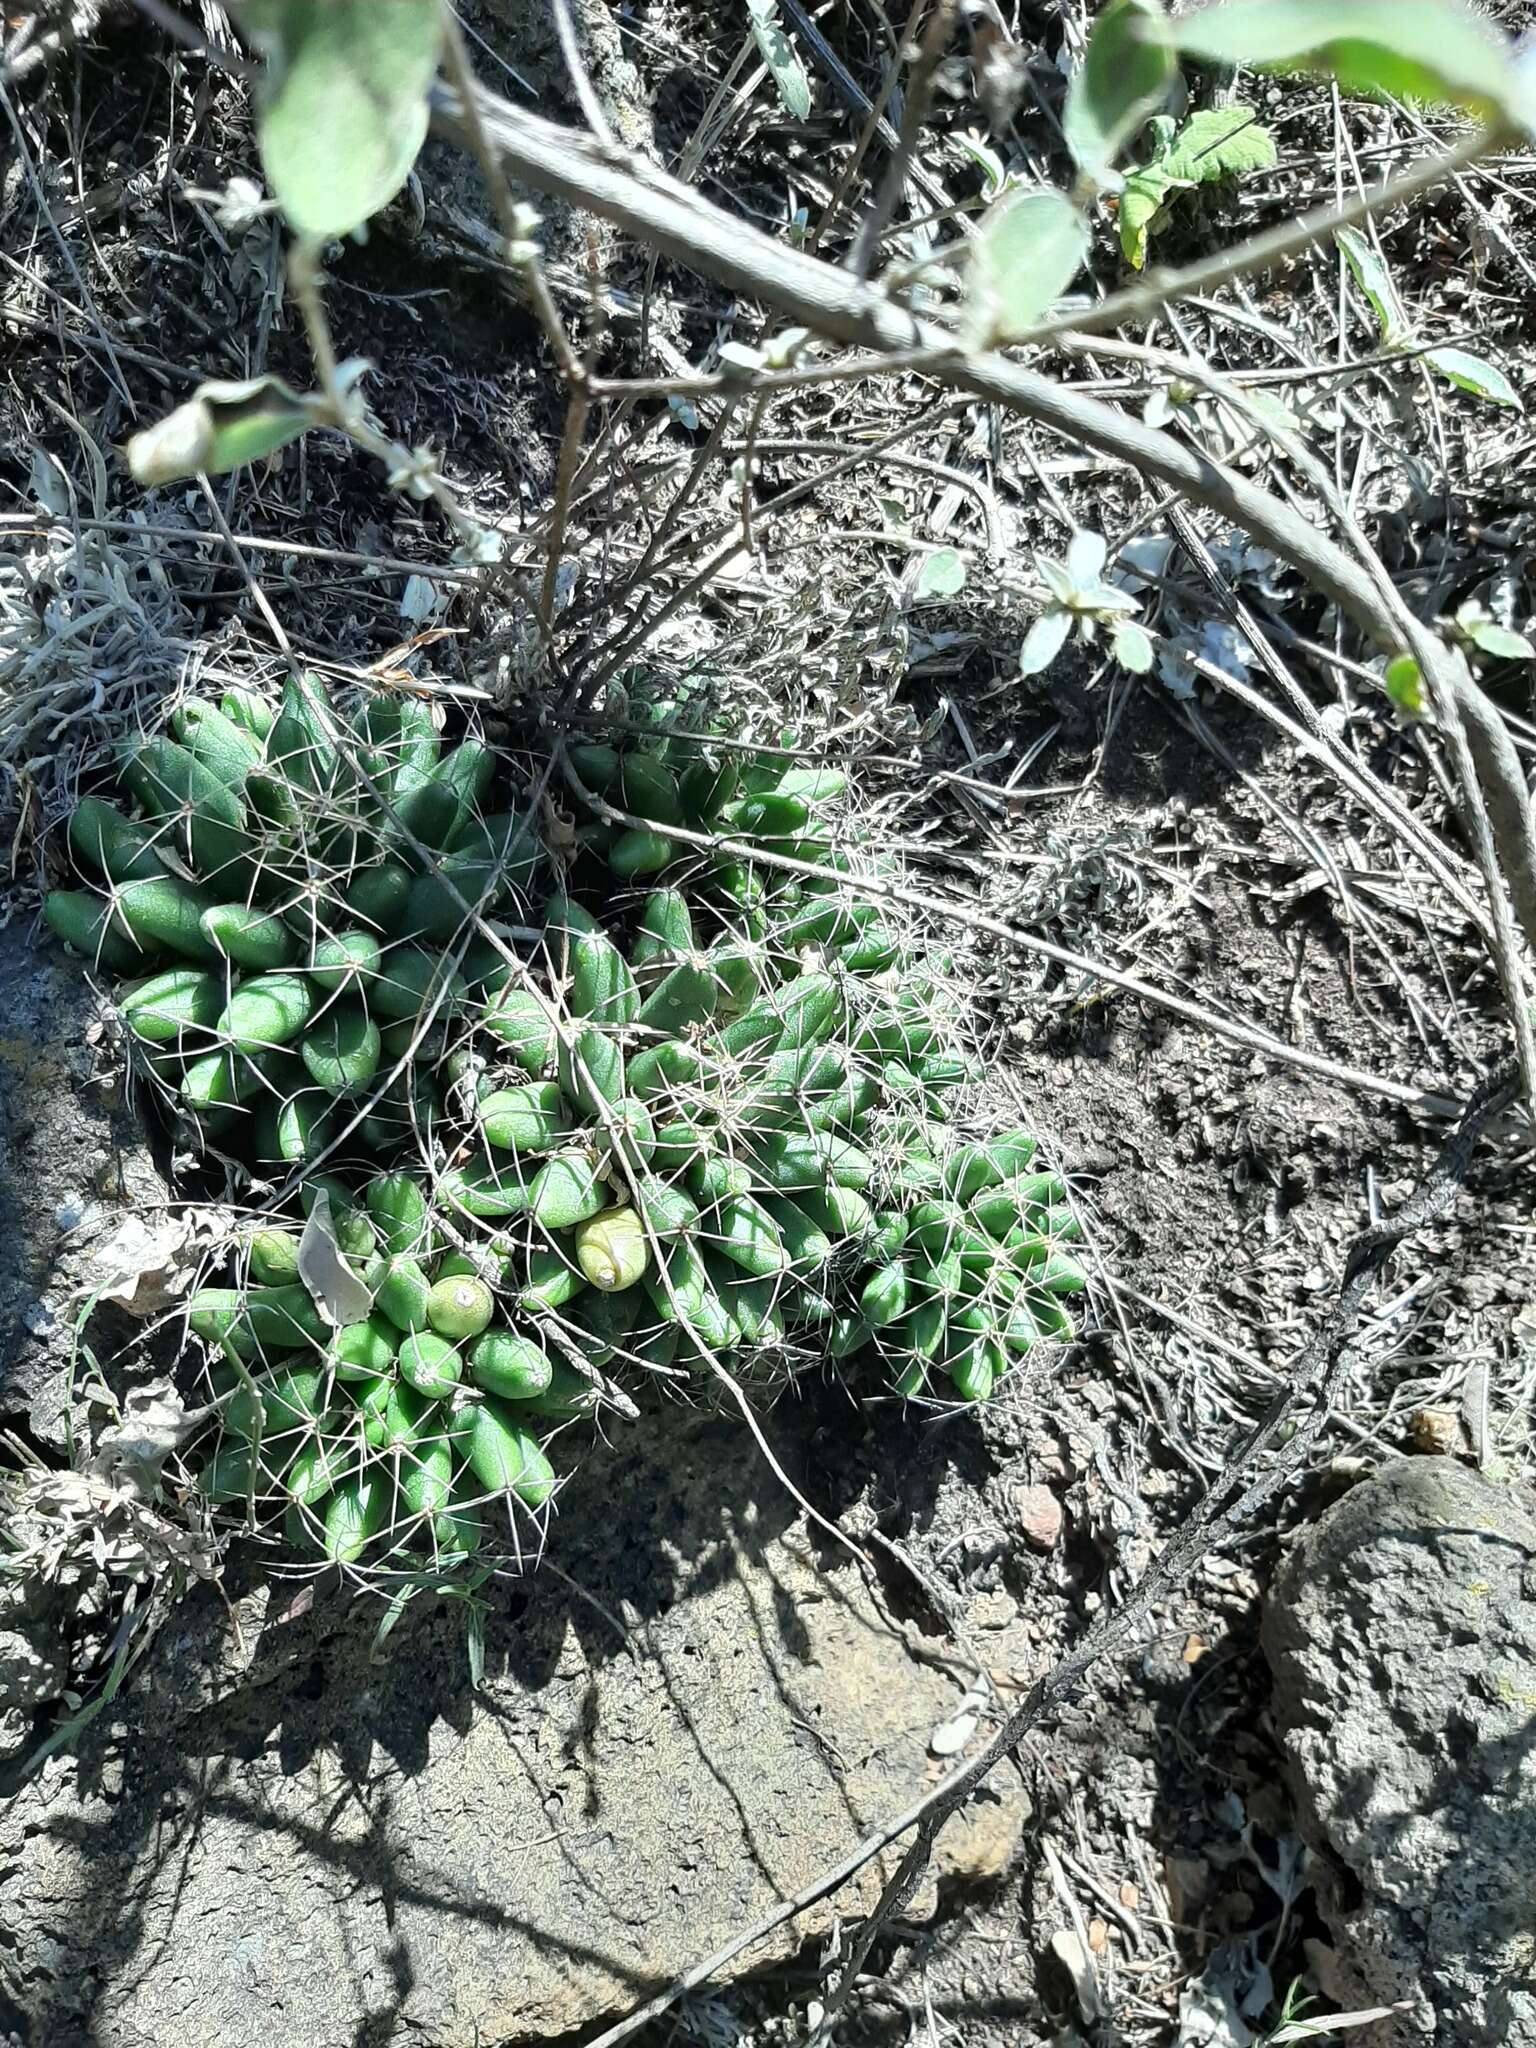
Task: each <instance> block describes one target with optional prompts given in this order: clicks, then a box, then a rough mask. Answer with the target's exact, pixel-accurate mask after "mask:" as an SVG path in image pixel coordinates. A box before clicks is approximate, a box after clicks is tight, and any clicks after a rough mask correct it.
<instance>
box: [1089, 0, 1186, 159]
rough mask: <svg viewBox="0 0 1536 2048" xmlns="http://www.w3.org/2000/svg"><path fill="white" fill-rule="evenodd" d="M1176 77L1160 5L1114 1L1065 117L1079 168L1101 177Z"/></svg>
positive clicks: (1093, 38)
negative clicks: (1174, 76)
mask: <svg viewBox="0 0 1536 2048" xmlns="http://www.w3.org/2000/svg"><path fill="white" fill-rule="evenodd" d="M1172 77H1173V45H1172V43H1171V42H1170V41H1169V37H1168V23H1167V18H1166V17H1165V15H1164V13H1163V10H1162V8H1161V6H1159V5H1158V0H1110V4H1109V6H1108V7H1106V8H1105V10H1104V12H1103V13H1102V14H1101V15H1100V16H1099V18H1098V20H1097V21H1096V22H1095V23H1094V25H1093V32H1092V33H1091V35H1090V36H1089V38H1088V49H1087V52H1086V54H1085V56H1084V58H1083V63H1082V68H1081V69H1080V70H1079V71H1078V72H1077V73H1076V75H1075V76H1074V78H1073V80H1072V83H1071V84H1070V85H1069V86H1068V88H1067V103H1066V107H1065V109H1064V110H1063V113H1062V117H1061V127H1062V133H1063V134H1064V135H1065V137H1066V139H1067V147H1068V149H1070V150H1071V152H1072V155H1073V157H1074V159H1075V160H1076V163H1077V167H1078V169H1079V170H1080V171H1083V172H1085V173H1086V174H1087V175H1088V176H1089V177H1090V178H1095V179H1097V178H1100V177H1102V176H1103V174H1104V172H1105V171H1107V170H1108V169H1109V168H1110V166H1111V165H1112V164H1113V162H1114V160H1115V158H1116V156H1117V155H1118V154H1119V153H1120V150H1121V149H1122V148H1123V147H1124V145H1125V144H1126V143H1127V142H1128V141H1129V140H1130V138H1131V136H1132V135H1133V134H1134V133H1135V132H1136V130H1137V128H1139V127H1140V125H1141V123H1142V122H1143V121H1144V120H1145V119H1146V117H1147V115H1148V114H1150V113H1151V111H1152V109H1153V108H1154V107H1155V106H1157V105H1158V104H1159V102H1160V101H1161V100H1162V98H1163V95H1164V94H1165V93H1166V92H1167V90H1168V86H1169V83H1170V81H1171V79H1172Z"/></svg>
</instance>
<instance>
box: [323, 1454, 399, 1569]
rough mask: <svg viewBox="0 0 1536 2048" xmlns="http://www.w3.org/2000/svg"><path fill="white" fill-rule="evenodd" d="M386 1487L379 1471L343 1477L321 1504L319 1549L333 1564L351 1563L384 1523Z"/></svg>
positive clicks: (358, 1556) (387, 1498)
mask: <svg viewBox="0 0 1536 2048" xmlns="http://www.w3.org/2000/svg"><path fill="white" fill-rule="evenodd" d="M388 1510H389V1486H388V1482H387V1480H386V1478H385V1476H384V1474H383V1473H382V1472H378V1471H371V1472H366V1473H362V1474H360V1475H359V1476H358V1477H357V1478H354V1479H347V1480H344V1481H343V1483H342V1484H341V1485H340V1486H339V1487H337V1489H336V1491H335V1492H334V1493H333V1494H332V1495H331V1497H330V1499H329V1501H328V1502H327V1503H326V1506H325V1515H324V1523H323V1526H324V1531H325V1534H324V1538H323V1548H324V1551H325V1555H326V1556H327V1557H328V1558H330V1559H331V1561H332V1562H333V1563H335V1564H353V1563H355V1562H356V1561H357V1559H358V1558H360V1557H361V1556H362V1554H363V1552H364V1551H365V1550H366V1549H367V1548H368V1545H369V1544H370V1543H371V1542H372V1541H373V1539H374V1537H375V1536H376V1535H377V1534H378V1533H379V1531H380V1529H381V1528H382V1527H383V1526H384V1521H385V1517H386V1515H387V1513H388Z"/></svg>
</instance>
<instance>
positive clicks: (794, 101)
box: [747, 0, 811, 121]
mask: <svg viewBox="0 0 1536 2048" xmlns="http://www.w3.org/2000/svg"><path fill="white" fill-rule="evenodd" d="M747 12H748V13H749V14H750V15H751V17H752V34H753V37H754V39H755V40H756V43H757V47H758V52H759V54H760V55H761V57H762V60H763V62H764V63H765V64H766V65H767V66H768V70H769V72H770V74H771V76H772V78H773V82H774V84H775V86H776V87H777V88H778V94H779V98H780V99H781V100H782V101H783V102H784V106H785V110H786V111H787V112H788V113H790V114H792V115H793V116H794V118H795V119H796V120H797V121H806V120H809V119H810V113H811V81H810V78H809V77H808V76H807V73H806V69H805V66H804V65H803V64H802V63H801V62H800V55H799V52H798V51H797V50H796V48H795V46H794V44H793V43H792V42H791V41H790V39H789V36H788V34H787V32H786V30H785V28H784V25H783V23H782V22H781V21H780V20H779V10H778V5H777V0H747Z"/></svg>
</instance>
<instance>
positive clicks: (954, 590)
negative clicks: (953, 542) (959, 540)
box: [913, 548, 966, 597]
mask: <svg viewBox="0 0 1536 2048" xmlns="http://www.w3.org/2000/svg"><path fill="white" fill-rule="evenodd" d="M965 573H966V572H965V558H964V556H963V555H961V554H959V553H958V552H957V551H956V550H955V549H954V548H939V549H938V550H937V551H936V552H935V553H934V554H931V555H929V556H928V558H927V560H926V561H925V562H924V563H923V566H922V567H921V568H920V569H919V570H918V572H917V582H916V585H915V586H914V592H913V594H914V595H915V596H917V597H956V596H958V595H959V593H960V592H961V591H962V590H964V588H965Z"/></svg>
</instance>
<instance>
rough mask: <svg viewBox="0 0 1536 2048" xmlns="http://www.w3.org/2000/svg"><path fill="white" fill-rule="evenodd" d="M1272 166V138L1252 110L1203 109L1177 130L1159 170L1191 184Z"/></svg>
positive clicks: (1248, 108)
mask: <svg viewBox="0 0 1536 2048" xmlns="http://www.w3.org/2000/svg"><path fill="white" fill-rule="evenodd" d="M1274 166H1275V138H1274V137H1273V136H1272V135H1271V134H1270V132H1269V130H1268V129H1267V128H1266V127H1265V126H1264V124H1263V123H1262V122H1261V121H1260V120H1259V118H1258V116H1257V115H1256V114H1255V113H1254V111H1253V109H1252V108H1251V107H1240V106H1231V107H1202V108H1201V109H1200V111H1199V112H1198V113H1194V114H1191V115H1190V117H1189V119H1188V120H1187V121H1186V122H1185V123H1184V126H1183V127H1182V128H1181V129H1180V130H1179V133H1178V139H1177V140H1176V141H1175V143H1174V145H1173V148H1172V149H1171V150H1170V151H1169V152H1168V154H1167V156H1165V157H1164V158H1163V160H1162V162H1161V163H1160V164H1159V165H1158V169H1159V170H1161V171H1163V172H1165V173H1166V174H1167V176H1168V177H1170V178H1179V179H1183V180H1185V181H1187V182H1188V183H1189V184H1191V185H1213V184H1215V182H1216V180H1217V179H1218V178H1241V177H1244V176H1245V175H1246V174H1247V173H1249V172H1250V171H1269V170H1273V169H1274Z"/></svg>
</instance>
